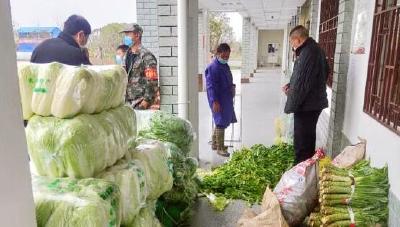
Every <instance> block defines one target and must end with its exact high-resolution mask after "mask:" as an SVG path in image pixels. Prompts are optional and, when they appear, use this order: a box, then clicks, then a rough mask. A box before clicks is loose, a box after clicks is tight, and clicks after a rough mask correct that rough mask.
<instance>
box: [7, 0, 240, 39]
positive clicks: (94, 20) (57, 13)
mask: <svg viewBox="0 0 400 227" xmlns="http://www.w3.org/2000/svg"><path fill="white" fill-rule="evenodd" d="M10 2H11V13H12V17H13V22H14V23H15V24H16V25H17V26H18V27H24V26H58V27H61V26H62V25H63V23H64V21H65V20H66V18H68V16H70V15H72V14H79V15H82V16H84V17H85V18H86V19H87V20H88V21H89V23H90V24H91V25H92V28H93V29H94V28H100V27H102V26H104V25H106V24H109V23H112V22H117V23H133V22H136V1H135V0H11V1H10ZM227 15H228V17H229V18H230V25H231V26H232V27H233V31H234V32H235V37H236V39H239V40H241V34H242V17H241V16H240V15H239V14H238V13H227Z"/></svg>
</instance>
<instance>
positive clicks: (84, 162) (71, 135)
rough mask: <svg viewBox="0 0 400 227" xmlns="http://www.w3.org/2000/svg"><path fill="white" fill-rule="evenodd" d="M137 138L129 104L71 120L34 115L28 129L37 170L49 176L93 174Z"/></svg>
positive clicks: (124, 151) (109, 162)
mask: <svg viewBox="0 0 400 227" xmlns="http://www.w3.org/2000/svg"><path fill="white" fill-rule="evenodd" d="M135 137H136V123H135V113H134V111H133V110H132V109H131V108H130V107H127V106H122V107H118V108H115V109H111V110H108V111H104V112H102V113H99V114H93V115H89V114H80V115H77V116H76V117H74V118H71V119H60V118H56V117H40V116H36V115H35V116H33V117H32V118H31V119H30V120H29V124H28V126H27V128H26V139H27V143H28V151H29V155H30V157H31V160H32V161H33V163H34V165H35V167H36V171H37V173H38V174H39V175H42V176H50V177H67V176H68V177H74V178H87V177H93V176H94V175H95V174H98V173H100V172H101V171H103V170H104V169H105V168H107V167H109V166H112V165H114V164H115V163H116V162H117V161H118V160H119V159H121V158H122V157H124V156H125V154H126V153H127V151H128V149H129V147H130V146H132V145H133V144H134V142H135Z"/></svg>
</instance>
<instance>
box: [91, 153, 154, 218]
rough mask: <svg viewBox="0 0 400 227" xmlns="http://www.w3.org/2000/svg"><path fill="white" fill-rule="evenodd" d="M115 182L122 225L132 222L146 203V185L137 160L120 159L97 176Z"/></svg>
mask: <svg viewBox="0 0 400 227" xmlns="http://www.w3.org/2000/svg"><path fill="white" fill-rule="evenodd" d="M97 177H98V178H102V179H104V180H107V181H110V182H113V183H115V184H117V185H118V186H119V188H120V190H121V212H122V222H121V224H122V225H128V224H129V223H132V222H133V220H134V219H135V217H136V215H137V214H138V213H139V211H140V209H141V208H143V207H144V206H145V205H146V204H145V203H146V197H147V193H148V192H147V185H146V178H145V176H144V167H143V165H142V163H141V162H140V161H139V160H128V161H127V160H120V161H119V162H118V163H117V164H116V165H115V166H112V167H110V168H108V169H107V170H106V171H104V172H103V173H101V174H99V175H98V176H97Z"/></svg>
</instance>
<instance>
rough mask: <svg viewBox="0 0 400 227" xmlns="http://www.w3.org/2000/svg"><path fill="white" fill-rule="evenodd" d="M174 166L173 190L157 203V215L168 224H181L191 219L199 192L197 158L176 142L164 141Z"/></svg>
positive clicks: (167, 225)
mask: <svg viewBox="0 0 400 227" xmlns="http://www.w3.org/2000/svg"><path fill="white" fill-rule="evenodd" d="M164 144H165V147H166V150H167V152H168V154H169V155H168V156H169V162H170V164H171V167H172V172H173V177H174V184H173V187H172V190H170V191H168V192H166V193H164V194H163V195H162V197H161V198H160V199H159V201H158V204H157V211H156V214H157V217H158V218H159V219H160V221H161V223H162V224H163V225H164V226H166V227H169V226H181V225H184V224H185V223H186V222H187V220H189V218H190V215H191V212H190V211H191V208H192V206H193V205H194V203H195V201H196V197H197V194H198V181H197V178H196V176H195V173H196V169H197V167H198V163H197V160H195V159H193V158H190V157H186V156H185V154H184V153H183V152H182V151H181V149H179V148H178V147H177V146H176V145H175V144H172V143H168V142H166V143H164Z"/></svg>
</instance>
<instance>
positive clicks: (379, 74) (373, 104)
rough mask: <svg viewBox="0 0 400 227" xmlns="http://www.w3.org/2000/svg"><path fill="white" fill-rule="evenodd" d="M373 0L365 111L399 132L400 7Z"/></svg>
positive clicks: (392, 2)
mask: <svg viewBox="0 0 400 227" xmlns="http://www.w3.org/2000/svg"><path fill="white" fill-rule="evenodd" d="M397 1H398V0H376V3H375V15H374V24H373V31H372V40H371V50H370V56H369V64H368V77H367V84H366V87H365V99H364V111H365V112H366V113H368V114H369V115H370V116H371V117H373V118H375V119H376V120H377V121H379V122H380V123H382V124H383V125H385V126H386V127H388V128H389V129H391V130H392V131H394V132H396V133H397V134H399V135H400V6H399V4H398V2H397Z"/></svg>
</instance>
